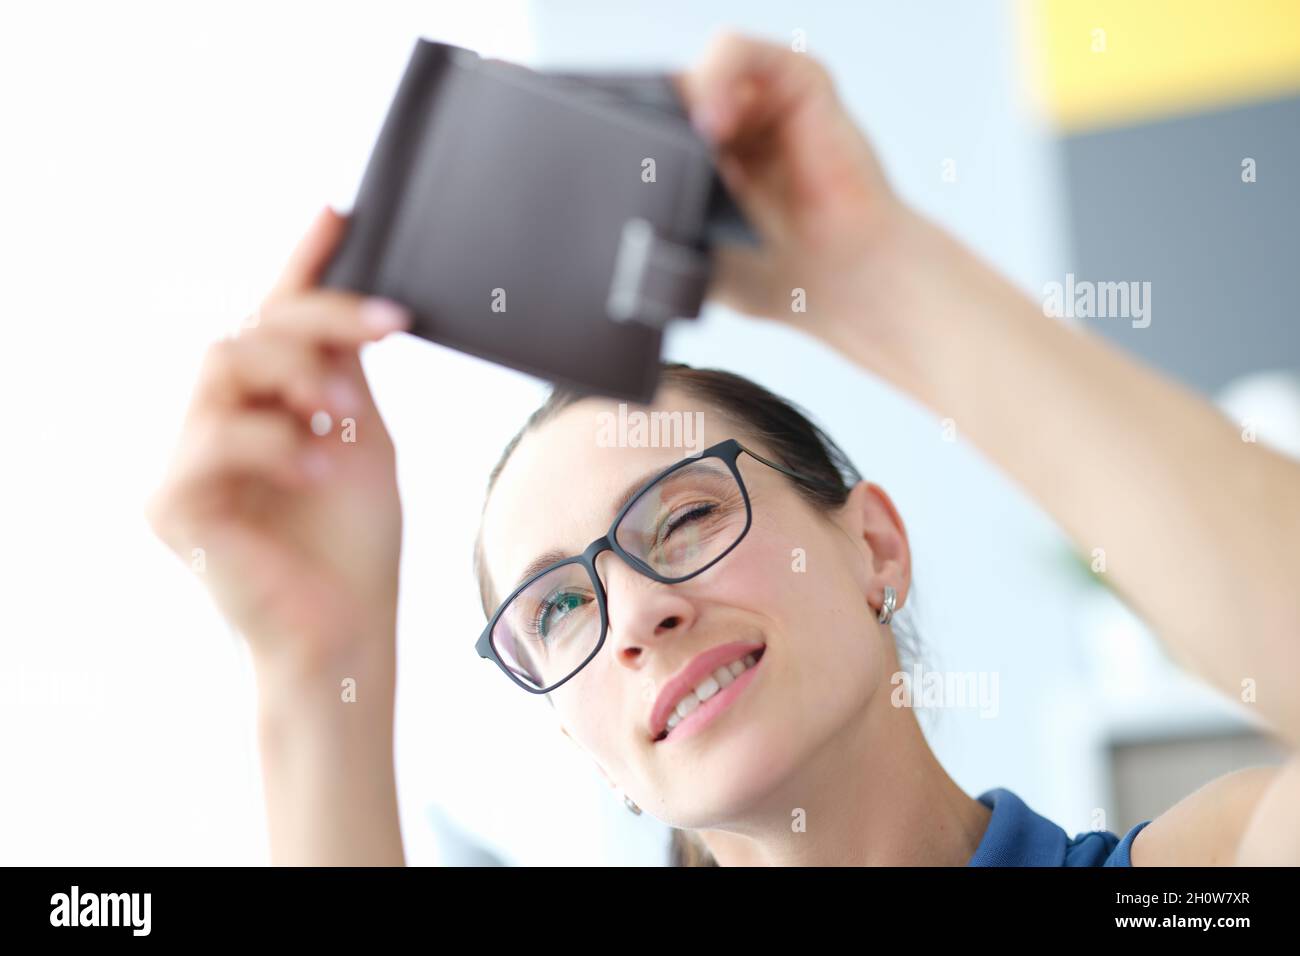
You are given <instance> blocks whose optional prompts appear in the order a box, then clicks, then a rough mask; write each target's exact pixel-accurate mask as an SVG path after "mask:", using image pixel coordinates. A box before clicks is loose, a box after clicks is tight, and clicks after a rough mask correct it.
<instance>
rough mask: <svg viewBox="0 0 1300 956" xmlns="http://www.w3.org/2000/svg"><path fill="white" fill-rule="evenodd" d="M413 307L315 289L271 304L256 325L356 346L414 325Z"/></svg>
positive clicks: (375, 298)
mask: <svg viewBox="0 0 1300 956" xmlns="http://www.w3.org/2000/svg"><path fill="white" fill-rule="evenodd" d="M412 319H413V317H412V315H411V312H410V310H408V309H407V308H406V307H404V306H402V305H400V304H399V303H397V302H393V301H391V300H389V299H383V298H378V297H370V298H363V297H361V296H359V295H357V294H356V293H354V292H345V291H343V290H340V289H313V290H311V291H309V292H304V293H299V294H298V295H295V296H293V297H292V298H289V299H284V300H281V301H278V302H274V303H270V304H268V305H266V306H264V307H263V308H262V310H261V311H260V312H259V313H258V316H257V322H256V324H255V326H254V328H274V329H277V330H283V331H286V332H289V333H292V334H294V335H297V336H299V337H301V338H306V339H315V340H316V341H317V342H318V344H321V345H331V346H340V347H344V348H356V347H358V346H360V345H361V344H362V343H364V342H372V341H375V340H377V339H381V338H383V337H384V336H385V335H388V334H389V333H391V332H396V331H399V330H407V329H410V328H411V325H412Z"/></svg>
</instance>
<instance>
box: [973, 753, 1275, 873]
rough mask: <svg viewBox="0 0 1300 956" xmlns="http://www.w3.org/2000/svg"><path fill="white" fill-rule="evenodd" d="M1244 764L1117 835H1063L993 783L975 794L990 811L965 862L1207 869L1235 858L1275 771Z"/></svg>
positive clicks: (1097, 832)
mask: <svg viewBox="0 0 1300 956" xmlns="http://www.w3.org/2000/svg"><path fill="white" fill-rule="evenodd" d="M1277 772H1278V768H1277V767H1272V766H1264V767H1247V768H1245V769H1242V770H1236V771H1233V772H1232V773H1228V774H1224V775H1223V776H1221V777H1217V778H1216V779H1214V780H1211V781H1210V782H1209V783H1207V784H1205V785H1204V786H1202V787H1201V788H1200V789H1198V790H1196V791H1195V792H1193V793H1191V794H1189V795H1188V796H1186V797H1184V798H1183V799H1182V800H1180V801H1178V803H1176V804H1174V805H1173V806H1172V807H1170V808H1169V809H1168V810H1166V811H1165V812H1164V813H1161V814H1159V815H1158V816H1156V817H1154V818H1152V819H1149V820H1143V821H1141V822H1140V823H1137V824H1135V825H1134V826H1132V827H1130V828H1129V829H1128V830H1126V831H1125V832H1124V834H1123V835H1122V836H1121V835H1119V834H1117V833H1114V832H1112V831H1110V830H1088V831H1083V832H1079V833H1076V834H1075V835H1074V836H1073V837H1070V836H1069V835H1068V834H1067V833H1066V831H1065V830H1064V829H1062V828H1061V827H1060V826H1058V825H1057V824H1055V823H1053V822H1052V821H1051V820H1049V819H1048V818H1047V817H1045V816H1043V815H1042V814H1040V813H1038V812H1036V811H1035V810H1033V809H1032V808H1031V807H1030V806H1029V805H1028V804H1027V803H1025V801H1024V800H1022V799H1021V798H1020V797H1019V796H1018V795H1017V794H1016V793H1014V792H1012V791H1011V790H1008V789H1006V788H1005V787H996V788H994V789H992V790H987V791H985V792H984V793H982V794H980V795H979V797H978V798H977V799H978V800H979V801H980V802H981V803H983V804H984V805H985V806H987V807H989V808H991V809H992V811H993V813H992V814H991V816H990V818H989V824H988V828H987V830H986V831H985V833H984V837H983V839H982V840H981V841H980V844H979V847H978V848H977V849H976V851H975V854H974V855H973V856H972V857H971V860H970V863H969V864H968V865H970V866H1206V865H1209V866H1214V865H1225V864H1230V863H1232V862H1233V860H1234V859H1235V855H1236V847H1237V845H1238V843H1239V842H1240V840H1241V834H1242V832H1243V830H1244V829H1245V826H1246V823H1247V821H1248V820H1249V819H1250V815H1251V813H1252V812H1253V811H1254V808H1255V806H1256V805H1257V804H1258V802H1259V798H1260V795H1261V794H1262V793H1263V792H1264V790H1265V789H1267V787H1268V786H1269V784H1270V783H1272V782H1273V780H1274V779H1275V777H1276V776H1277Z"/></svg>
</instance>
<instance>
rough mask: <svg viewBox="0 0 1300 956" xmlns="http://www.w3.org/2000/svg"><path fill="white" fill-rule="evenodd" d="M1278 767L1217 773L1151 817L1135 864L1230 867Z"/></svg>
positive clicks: (1137, 846) (1134, 847)
mask: <svg viewBox="0 0 1300 956" xmlns="http://www.w3.org/2000/svg"><path fill="white" fill-rule="evenodd" d="M1278 769H1279V768H1278V767H1276V766H1260V767H1245V768H1243V769H1241V770H1234V771H1233V772H1231V773H1226V774H1224V775H1223V776H1221V777H1216V778H1215V779H1213V780H1211V781H1210V782H1208V783H1206V784H1204V785H1203V786H1201V787H1200V788H1199V789H1197V790H1195V791H1193V792H1192V793H1190V794H1188V795H1187V796H1185V797H1183V799H1181V800H1179V801H1178V802H1177V803H1175V804H1174V805H1173V806H1172V807H1170V808H1169V809H1168V810H1166V811H1164V812H1163V813H1161V814H1159V815H1158V816H1157V817H1156V818H1155V819H1153V820H1151V821H1150V823H1151V825H1150V826H1149V827H1146V828H1145V829H1143V831H1142V834H1141V836H1142V839H1141V840H1136V838H1135V841H1134V843H1133V845H1132V847H1131V854H1132V865H1134V866H1227V865H1231V864H1233V863H1234V862H1235V860H1236V855H1237V847H1238V845H1239V844H1240V842H1241V836H1242V833H1243V832H1244V831H1245V829H1246V824H1247V822H1249V820H1250V818H1251V815H1252V814H1253V813H1254V812H1255V808H1256V806H1257V805H1258V804H1259V799H1260V796H1261V795H1262V794H1263V792H1264V791H1265V790H1266V789H1268V787H1269V785H1270V784H1271V783H1273V781H1274V780H1275V779H1276V777H1277V774H1278Z"/></svg>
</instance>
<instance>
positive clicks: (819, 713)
mask: <svg viewBox="0 0 1300 956" xmlns="http://www.w3.org/2000/svg"><path fill="white" fill-rule="evenodd" d="M633 409H634V410H636V411H668V412H673V411H675V412H681V413H683V414H684V415H692V416H693V415H694V414H695V413H696V412H702V414H703V419H702V422H703V425H704V428H703V437H702V440H700V441H698V442H696V443H694V444H692V445H691V446H689V447H677V448H664V447H660V448H654V447H613V446H612V445H611V443H610V442H609V441H608V440H607V438H608V433H602V431H601V424H602V419H601V417H600V416H601V413H613V414H615V415H617V412H618V406H617V404H616V403H614V402H611V401H606V400H603V399H585V400H583V401H581V402H578V403H576V404H574V405H571V406H570V407H569V408H567V409H565V410H564V411H563V412H562V413H560V415H558V416H557V417H556V418H554V419H552V420H551V421H549V422H548V423H546V424H545V425H543V426H541V427H540V428H537V429H535V430H533V431H531V432H530V433H528V434H527V435H526V436H525V437H524V438H523V439H522V440H521V441H520V443H519V445H518V446H517V448H516V449H515V451H514V453H513V455H512V456H511V458H510V460H509V461H508V463H507V464H506V466H505V468H504V469H503V470H502V472H501V474H500V476H499V477H498V480H497V483H496V486H495V488H494V489H493V491H492V494H491V497H490V499H489V501H488V504H487V508H486V511H485V513H484V520H483V547H484V554H485V562H486V567H487V571H488V574H489V575H490V578H491V581H492V584H493V589H494V591H495V594H496V595H497V596H498V597H504V596H505V595H508V594H509V593H510V592H511V591H512V590H513V589H514V587H515V586H516V585H517V584H518V583H520V581H521V579H522V575H521V572H522V570H523V569H524V568H525V567H526V566H527V565H528V564H529V562H531V561H533V560H534V559H535V558H536V557H537V556H538V555H541V554H542V553H543V552H546V551H548V550H551V549H559V550H561V551H562V552H563V553H564V554H566V555H570V554H578V553H580V552H581V551H582V550H583V549H584V548H586V546H587V545H588V544H589V543H590V542H591V541H592V540H593V539H595V538H597V537H599V536H601V535H602V534H604V533H605V532H606V531H607V530H608V528H609V524H610V522H611V521H612V520H613V518H614V515H615V513H616V511H617V505H618V503H619V502H620V500H621V499H622V496H623V494H624V493H625V492H626V491H627V490H628V489H629V487H630V486H633V485H639V484H640V483H642V482H643V481H644V480H645V478H646V475H647V473H648V472H652V471H654V470H656V469H659V468H664V467H666V466H668V465H671V464H673V463H675V462H676V461H678V460H680V459H681V458H683V457H685V456H686V455H689V454H691V453H693V452H696V451H699V450H701V449H703V448H705V447H707V446H709V445H712V444H715V443H716V442H719V441H722V440H723V439H725V438H732V437H734V438H738V439H739V440H740V441H741V443H742V444H745V445H747V446H749V447H752V448H754V449H755V450H756V451H758V452H760V453H764V452H766V451H767V449H765V448H764V446H763V445H762V444H761V443H759V442H756V441H754V440H753V439H751V438H750V437H749V436H748V435H747V434H746V433H745V432H744V431H743V430H742V429H741V428H740V427H739V426H736V425H734V424H731V423H729V422H728V421H727V420H726V419H725V418H723V417H722V416H721V414H720V413H718V412H715V411H713V410H711V409H708V408H704V407H703V406H702V405H701V403H700V402H699V400H695V399H691V398H688V397H687V396H686V395H685V394H684V393H681V392H680V391H676V390H673V389H670V388H664V389H661V390H660V394H659V397H658V399H657V400H656V402H655V403H654V404H653V405H651V406H647V407H641V406H634V407H633ZM692 420H699V419H692ZM605 422H606V423H607V422H608V419H607V418H606V419H605ZM602 435H604V439H602ZM769 457H770V455H769ZM737 465H738V467H739V470H740V472H741V474H742V476H743V478H744V481H745V485H746V488H747V489H748V491H749V495H750V501H751V505H752V508H753V523H752V525H751V527H750V529H749V532H748V534H747V535H746V536H745V538H744V539H743V540H742V541H741V542H740V544H739V545H738V546H737V547H736V548H735V549H734V550H733V551H731V553H730V554H728V555H727V556H726V557H724V558H723V559H722V560H721V561H719V562H718V563H717V564H715V565H713V566H712V567H711V568H709V569H708V570H706V571H705V572H703V573H702V574H699V575H697V576H696V577H694V578H692V579H690V580H688V581H684V582H682V583H679V584H671V585H668V584H660V583H658V582H656V581H653V580H651V579H649V578H647V577H645V576H643V575H641V574H638V573H637V572H636V571H634V570H632V568H630V567H628V566H627V565H626V564H625V563H624V562H623V561H621V560H620V559H619V558H618V557H617V556H616V555H615V554H614V553H613V552H610V551H606V552H605V553H604V554H602V555H601V556H600V557H599V558H598V560H597V569H598V571H599V573H600V576H601V579H602V581H603V582H604V585H605V589H606V595H607V599H608V611H609V631H608V634H607V635H606V640H605V645H604V646H603V647H602V648H601V650H600V653H598V654H597V655H596V656H595V658H594V659H592V660H591V662H590V663H588V664H587V665H586V667H585V668H583V669H582V670H581V671H580V672H579V673H578V674H577V675H576V676H575V677H573V678H572V679H571V680H569V681H568V682H567V683H565V684H564V685H563V686H561V687H559V688H558V689H556V690H555V691H553V692H552V694H551V698H552V702H553V703H554V705H555V710H556V713H557V715H558V716H559V718H560V722H561V724H562V726H563V729H564V731H565V732H566V733H567V734H568V735H569V736H571V737H572V738H573V739H574V740H575V741H576V742H577V743H578V744H579V745H580V746H581V747H582V748H583V749H584V750H585V751H586V752H587V753H588V754H590V755H591V757H592V758H593V759H594V760H595V761H596V763H597V765H598V766H599V767H600V769H601V770H602V771H603V772H604V774H605V775H606V776H607V777H608V778H609V779H610V781H611V782H613V783H614V784H616V785H617V786H618V787H620V788H621V789H622V790H624V791H625V792H626V793H627V794H628V795H629V796H631V797H632V799H633V800H635V801H636V802H637V803H638V804H639V805H640V806H641V807H642V808H644V809H645V810H646V811H647V812H648V813H650V814H652V815H653V816H655V817H656V818H658V819H660V820H662V821H663V822H665V823H668V824H670V825H673V826H678V827H691V828H708V827H719V826H725V825H726V823H727V822H728V821H729V820H738V819H742V818H743V817H744V816H745V815H747V814H750V813H754V812H757V811H760V810H761V809H762V807H763V804H764V800H765V799H768V800H773V801H777V800H784V799H785V797H786V796H787V795H788V790H787V788H788V787H789V786H791V785H792V783H793V782H796V781H797V779H798V772H799V770H800V768H801V767H804V766H805V765H806V764H808V762H809V761H810V760H812V759H813V758H814V757H815V756H817V755H818V754H823V753H824V752H825V750H826V748H827V745H828V744H831V745H832V746H833V741H834V740H835V738H836V737H837V735H840V734H847V735H849V736H850V737H851V736H852V735H853V731H852V730H851V729H850V728H853V727H855V726H859V727H860V726H861V725H862V721H861V720H860V718H861V717H862V716H863V715H864V713H865V709H866V708H867V706H868V705H869V704H870V703H871V701H872V699H873V696H874V695H876V694H877V693H881V694H883V695H886V696H887V695H888V691H889V684H888V675H887V674H886V668H888V667H889V665H890V664H891V662H892V661H894V660H895V659H894V658H893V651H892V642H891V641H890V638H889V636H888V635H887V634H882V633H881V631H880V628H881V626H880V625H878V624H877V623H876V619H875V612H874V611H873V609H872V608H871V607H870V605H869V603H868V596H869V595H874V596H876V597H875V599H876V601H877V603H878V595H879V593H880V591H881V587H882V585H883V583H890V584H893V585H894V586H895V587H897V588H898V590H899V597H900V603H901V601H902V598H903V596H904V594H905V587H906V581H905V580H902V578H901V577H900V574H901V575H902V576H903V577H905V576H906V573H907V567H908V562H907V560H906V537H905V535H904V532H903V529H902V527H901V524H900V523H898V519H897V515H896V513H895V512H894V511H893V508H892V505H891V504H889V502H888V499H887V498H885V497H884V496H883V493H882V492H879V490H878V489H875V488H874V486H869V485H867V484H866V483H862V484H860V485H859V486H858V488H857V489H855V490H854V493H853V495H852V496H851V497H850V498H849V500H848V502H847V503H846V505H845V506H844V507H843V508H841V509H839V510H838V511H836V512H833V513H831V514H829V515H827V514H825V513H822V512H819V511H818V510H817V509H816V508H814V507H813V506H812V505H811V504H809V503H808V502H807V501H806V500H805V499H804V498H803V497H802V496H801V495H800V494H799V493H798V492H797V491H796V490H795V485H794V482H793V480H792V479H790V478H788V477H787V476H785V475H783V474H781V473H780V472H778V471H776V470H775V469H772V468H769V467H768V466H766V465H764V464H762V463H761V462H758V461H755V460H754V459H753V458H751V457H749V456H748V455H744V454H742V455H741V456H740V457H739V459H738V461H737ZM733 642H748V643H751V644H753V645H755V646H759V645H761V646H762V648H763V649H762V655H761V659H759V661H758V663H757V665H756V666H755V667H754V668H753V672H752V673H747V675H746V677H745V680H744V686H743V687H740V686H739V685H737V690H738V692H736V693H732V694H730V695H728V698H727V700H728V702H727V703H726V705H725V706H723V707H718V706H717V705H718V704H720V703H722V702H723V700H724V698H723V696H722V695H721V694H720V695H719V696H718V699H717V701H713V702H712V703H714V711H715V712H714V713H712V714H707V712H706V710H704V709H701V710H700V712H699V714H693V715H692V717H693V718H702V717H705V716H706V714H707V716H708V717H709V719H708V720H707V721H706V720H698V723H699V725H700V726H699V727H698V728H697V729H695V730H693V731H692V732H691V733H689V734H687V733H683V734H680V735H679V736H678V737H676V738H675V737H674V735H673V733H672V732H670V733H669V734H668V736H667V737H666V738H663V739H660V740H656V739H654V738H653V737H652V734H651V725H650V716H651V711H652V707H653V705H654V704H655V702H656V699H657V698H658V696H659V693H660V691H661V690H662V689H663V688H664V686H665V684H666V683H667V682H668V681H669V679H670V678H672V677H673V676H674V675H677V674H679V673H680V672H681V671H682V670H683V668H685V667H686V666H687V665H688V664H689V663H690V662H692V661H693V659H695V658H696V657H697V656H698V655H700V654H701V653H703V652H706V651H709V650H710V649H712V648H718V647H721V646H722V645H726V644H731V643H733ZM893 666H894V667H896V666H897V665H896V663H894V664H893ZM891 669H892V668H891ZM882 687H883V690H882ZM724 693H725V691H724ZM702 707H704V708H706V707H708V704H707V703H706V704H705V705H702ZM689 725H690V721H689V720H688V721H685V722H683V723H682V724H681V725H680V727H681V729H683V730H685V729H686V728H687V727H688V726H689ZM675 729H676V728H675ZM796 792H797V791H796ZM777 794H781V796H780V798H778V797H777ZM787 812H788V811H787Z"/></svg>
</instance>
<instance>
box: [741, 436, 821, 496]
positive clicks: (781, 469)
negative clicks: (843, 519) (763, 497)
mask: <svg viewBox="0 0 1300 956" xmlns="http://www.w3.org/2000/svg"><path fill="white" fill-rule="evenodd" d="M737 444H739V442H737ZM740 450H741V451H743V452H744V453H745V454H746V455H749V456H750V457H751V458H757V459H758V460H759V461H761V462H762V463H763V464H765V465H767V466H768V467H769V468H775V469H776V470H777V471H779V472H781V473H782V474H785V475H789V476H790V477H791V478H795V479H797V480H799V481H807V482H811V483H812V484H814V485H821V486H822V487H824V488H834V489H836V490H838V491H842V490H843V489H844V484H843V482H840V483H839V484H836V483H835V482H832V481H825V480H823V479H821V478H814V477H813V476H812V475H804V474H800V473H799V472H797V471H791V470H790V469H789V468H787V467H785V465H782V464H780V463H779V462H775V461H772V460H771V459H770V458H764V457H763V456H762V455H760V454H759V453H758V452H756V451H754V450H753V449H750V448H746V447H745V446H744V445H740Z"/></svg>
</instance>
